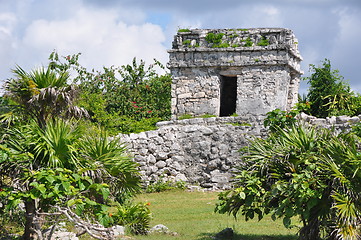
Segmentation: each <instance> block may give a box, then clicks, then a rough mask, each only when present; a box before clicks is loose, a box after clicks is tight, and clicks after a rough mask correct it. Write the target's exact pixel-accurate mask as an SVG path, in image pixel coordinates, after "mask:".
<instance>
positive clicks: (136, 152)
mask: <svg viewBox="0 0 361 240" xmlns="http://www.w3.org/2000/svg"><path fill="white" fill-rule="evenodd" d="M298 119H299V120H301V121H304V122H306V123H309V124H311V125H315V126H319V127H322V128H334V129H335V130H336V131H338V132H341V131H347V130H349V129H350V128H351V126H352V124H355V123H357V122H360V120H361V115H360V116H355V117H347V116H338V117H330V118H325V119H324V118H316V117H312V116H308V115H306V114H301V115H299V116H298ZM158 127H159V129H157V130H154V131H147V132H142V133H139V134H122V135H120V138H121V141H122V142H125V143H126V145H127V146H128V149H129V152H130V154H132V155H133V156H134V160H135V161H136V162H138V163H139V165H140V166H139V168H140V172H141V174H142V178H143V180H144V183H145V184H149V183H150V182H154V181H158V180H159V179H160V178H162V179H163V180H174V181H179V180H182V181H185V182H187V183H188V184H190V185H199V186H201V187H204V188H208V189H212V190H216V189H229V188H230V187H231V186H232V177H233V176H234V175H233V172H234V170H235V169H236V168H237V166H239V165H240V164H242V162H241V160H240V155H239V152H238V150H239V149H240V148H241V147H243V146H246V145H247V144H248V142H249V139H250V138H253V137H265V136H266V134H267V130H266V129H265V128H264V127H263V119H262V118H261V117H249V118H245V117H212V118H194V119H186V120H173V121H167V122H159V123H158Z"/></svg>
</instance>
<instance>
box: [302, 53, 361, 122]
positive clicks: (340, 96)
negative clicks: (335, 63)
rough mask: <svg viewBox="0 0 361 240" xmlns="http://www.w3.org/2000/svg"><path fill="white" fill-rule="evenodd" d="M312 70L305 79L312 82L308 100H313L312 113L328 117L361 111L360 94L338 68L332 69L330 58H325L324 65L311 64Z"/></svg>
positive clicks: (310, 111) (354, 113)
mask: <svg viewBox="0 0 361 240" xmlns="http://www.w3.org/2000/svg"><path fill="white" fill-rule="evenodd" d="M310 71H311V72H312V74H311V76H310V77H306V78H305V79H306V80H307V81H308V83H309V84H310V88H309V91H308V94H307V99H306V100H307V101H309V102H311V108H310V110H309V113H310V114H311V115H313V116H316V117H328V116H332V115H343V114H345V115H356V114H359V113H360V110H361V105H360V96H358V95H356V94H354V93H353V92H352V91H351V89H350V85H349V84H348V83H346V82H345V81H344V78H343V77H342V76H341V75H339V71H338V70H332V69H331V62H330V60H328V59H325V60H324V61H323V63H322V67H316V66H315V65H313V64H311V65H310Z"/></svg>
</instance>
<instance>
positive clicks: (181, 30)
mask: <svg viewBox="0 0 361 240" xmlns="http://www.w3.org/2000/svg"><path fill="white" fill-rule="evenodd" d="M178 32H179V33H181V32H191V30H190V29H188V28H181V29H178Z"/></svg>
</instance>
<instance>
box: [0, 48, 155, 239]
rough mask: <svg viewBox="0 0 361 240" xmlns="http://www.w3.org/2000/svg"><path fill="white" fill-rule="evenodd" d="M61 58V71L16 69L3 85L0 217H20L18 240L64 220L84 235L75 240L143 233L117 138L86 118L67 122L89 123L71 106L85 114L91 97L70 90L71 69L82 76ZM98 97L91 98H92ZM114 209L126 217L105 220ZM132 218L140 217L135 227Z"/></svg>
mask: <svg viewBox="0 0 361 240" xmlns="http://www.w3.org/2000/svg"><path fill="white" fill-rule="evenodd" d="M51 58H55V53H53V54H52V56H51ZM66 59H67V61H68V62H67V63H66V64H61V63H59V62H56V61H51V62H50V63H49V66H48V67H47V68H39V69H37V70H34V71H31V72H30V73H27V72H25V71H24V70H23V69H22V68H21V67H19V66H17V67H16V69H14V74H15V78H13V79H9V80H8V81H7V82H6V84H5V89H6V94H5V96H4V98H1V114H2V118H1V119H2V123H3V125H2V126H3V127H2V129H1V138H0V195H1V200H0V201H1V205H0V206H1V207H0V208H1V209H0V212H1V213H2V214H3V215H6V216H9V217H8V219H13V217H12V215H14V214H16V215H20V214H21V213H23V216H24V221H25V225H24V232H23V238H24V239H44V238H45V235H44V229H45V228H47V227H49V226H50V224H52V226H53V228H52V230H51V233H52V232H53V231H54V227H55V226H56V224H57V223H58V222H59V220H61V219H62V220H63V219H64V217H65V218H66V219H67V221H69V222H71V223H73V224H74V225H77V226H78V227H79V228H80V229H83V232H81V233H79V234H84V233H88V234H90V235H91V236H93V237H95V238H98V239H111V238H112V236H111V234H112V231H111V230H110V228H108V227H110V226H112V225H113V224H120V223H122V224H124V225H128V226H129V228H130V229H131V231H132V232H133V233H137V234H138V233H146V230H147V228H148V222H149V218H150V213H149V210H148V209H147V208H146V206H145V205H141V204H134V203H133V202H132V197H133V196H134V195H135V194H137V193H139V192H140V190H141V185H140V175H139V172H138V166H137V164H136V163H135V162H134V161H132V159H131V158H130V157H129V156H128V155H127V154H126V149H125V146H124V145H123V144H121V143H120V140H119V139H118V138H116V137H112V138H110V136H109V134H108V132H107V131H106V130H104V128H101V127H98V126H96V125H95V124H89V122H87V119H84V118H83V119H81V120H75V119H74V117H88V111H87V110H86V109H84V108H82V107H79V105H77V103H80V104H81V103H82V101H83V106H85V107H87V106H86V104H84V102H86V101H89V100H90V99H84V96H88V95H87V94H89V96H92V95H91V92H90V91H88V90H89V89H88V88H86V87H84V86H85V85H86V84H85V83H84V84H83V83H82V82H81V83H80V84H79V85H77V84H75V83H70V82H71V79H70V74H69V72H70V71H71V70H72V67H74V69H75V67H78V68H76V69H77V70H79V69H81V67H80V66H79V64H78V63H77V55H74V56H73V57H72V58H71V59H70V58H66ZM141 68H144V66H142V67H141ZM74 69H73V70H74ZM140 77H141V78H144V75H141V76H140ZM77 79H78V80H79V79H80V76H78V78H77ZM79 81H81V80H79ZM134 84H137V83H134ZM89 88H90V87H89ZM87 89H88V90H87ZM109 91H111V90H109ZM103 93H105V92H104V89H103V90H102V91H100V92H97V93H96V94H98V95H97V96H98V97H99V99H101V96H102V95H103ZM81 96H83V99H81ZM94 96H95V95H94ZM94 96H93V97H94ZM104 96H106V94H104ZM107 102H108V99H107ZM88 109H89V113H90V114H92V120H93V121H94V122H97V119H96V118H94V112H93V111H92V108H88ZM98 123H100V121H98ZM105 127H108V126H105ZM116 209H118V210H116ZM119 209H120V210H122V209H123V210H124V209H127V212H126V213H127V214H126V216H125V217H124V216H123V217H112V216H113V213H114V211H118V212H119V211H120V210H119ZM123 212H124V211H123ZM133 214H134V216H133ZM118 215H119V214H118ZM118 215H116V214H114V216H118ZM135 216H142V218H139V220H138V221H137V223H134V221H135V220H132V219H133V218H134V217H135ZM129 219H130V220H129ZM100 224H101V225H100ZM51 233H50V235H51ZM47 238H50V237H49V236H47Z"/></svg>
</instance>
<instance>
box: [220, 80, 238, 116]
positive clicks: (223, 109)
mask: <svg viewBox="0 0 361 240" xmlns="http://www.w3.org/2000/svg"><path fill="white" fill-rule="evenodd" d="M220 93H221V97H220V112H219V116H220V117H226V116H230V115H232V114H233V113H235V112H236V102H237V76H221V89H220Z"/></svg>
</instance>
